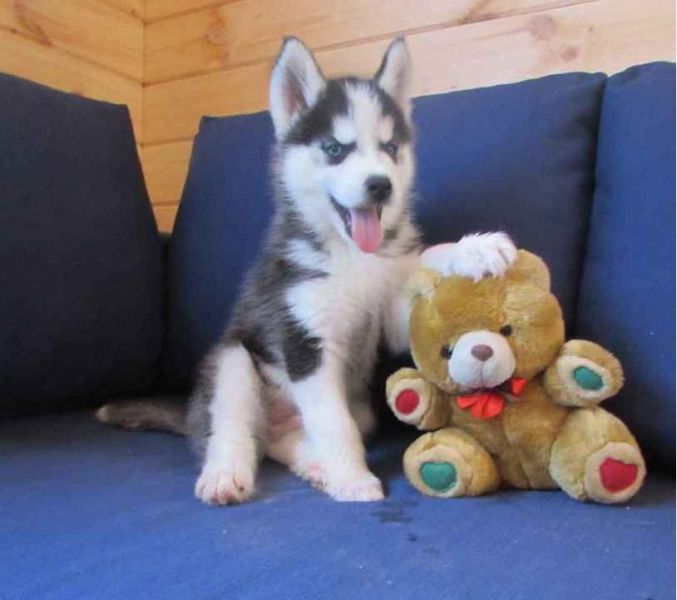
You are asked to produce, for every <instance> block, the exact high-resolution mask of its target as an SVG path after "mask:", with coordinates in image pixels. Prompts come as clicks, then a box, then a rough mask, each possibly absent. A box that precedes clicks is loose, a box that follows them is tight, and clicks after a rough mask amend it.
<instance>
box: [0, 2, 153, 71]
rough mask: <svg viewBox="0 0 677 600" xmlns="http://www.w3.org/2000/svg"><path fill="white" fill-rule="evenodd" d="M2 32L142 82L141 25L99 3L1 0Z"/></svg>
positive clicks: (128, 16) (129, 16)
mask: <svg viewBox="0 0 677 600" xmlns="http://www.w3.org/2000/svg"><path fill="white" fill-rule="evenodd" d="M0 28H4V29H5V30H8V31H9V32H11V33H14V34H18V35H21V36H23V37H26V38H27V39H29V40H30V41H32V42H33V43H35V44H38V45H40V46H43V47H45V48H52V49H58V50H61V51H63V52H65V53H66V54H70V55H72V56H75V57H78V58H81V59H83V60H85V61H87V62H92V63H96V64H98V65H100V66H103V67H105V68H107V69H110V70H112V71H115V72H117V73H120V74H121V75H125V76H127V77H130V78H132V79H134V80H136V81H141V79H142V74H143V22H142V21H141V20H140V19H138V18H135V17H133V16H131V15H128V14H125V13H124V12H121V11H120V10H119V9H117V8H113V7H112V6H110V5H108V4H106V3H104V2H100V1H99V0H68V1H64V0H0Z"/></svg>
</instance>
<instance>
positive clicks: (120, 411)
mask: <svg viewBox="0 0 677 600" xmlns="http://www.w3.org/2000/svg"><path fill="white" fill-rule="evenodd" d="M187 411H188V407H187V405H186V400H185V398H144V399H140V400H119V401H117V402H110V403H109V404H104V405H103V406H102V407H101V408H100V409H99V410H97V411H96V418H97V419H98V420H99V421H101V422H102V423H106V425H113V426H115V427H122V428H123V429H151V430H155V431H168V432H170V433H175V434H177V435H186V434H187V430H188V428H187V425H186V415H187Z"/></svg>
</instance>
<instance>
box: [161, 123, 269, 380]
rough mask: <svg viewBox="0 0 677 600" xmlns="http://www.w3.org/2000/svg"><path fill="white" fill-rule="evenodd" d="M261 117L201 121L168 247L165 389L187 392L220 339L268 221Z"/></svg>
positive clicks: (265, 134) (264, 128)
mask: <svg viewBox="0 0 677 600" xmlns="http://www.w3.org/2000/svg"><path fill="white" fill-rule="evenodd" d="M272 143H273V126H272V123H271V121H270V117H269V115H268V113H258V114H253V115H242V116H238V117H231V118H204V119H202V122H201V123H200V130H199V133H198V135H197V137H196V138H195V143H194V145H193V153H192V156H191V160H190V168H189V173H188V179H187V180H186V185H185V188H184V190H183V197H182V199H181V205H180V207H179V212H178V214H177V217H176V223H175V225H174V231H173V234H172V239H171V243H170V249H169V271H168V277H169V298H168V302H169V320H168V325H167V327H168V331H167V347H166V353H165V358H164V361H163V365H164V373H165V381H166V385H167V386H168V387H170V388H172V389H185V388H187V387H188V386H189V385H190V383H191V379H192V375H193V372H194V369H195V367H196V365H197V364H198V362H199V361H200V359H201V358H202V356H203V355H204V353H205V352H206V351H207V349H208V348H209V347H210V346H211V345H212V344H213V343H214V342H215V341H216V340H217V339H218V338H219V337H220V336H221V334H222V333H223V331H224V328H225V326H226V323H227V321H228V318H229V317H230V312H231V309H232V307H233V304H234V303H235V300H236V299H237V295H238V291H239V287H240V283H241V282H242V279H243V277H244V274H245V273H246V271H247V269H248V268H249V267H250V265H251V264H252V263H253V262H254V259H255V258H256V254H257V251H258V248H259V244H260V242H261V238H262V237H263V233H264V231H265V229H266V227H267V226H268V223H269V221H270V217H271V215H272V200H271V194H270V189H271V183H270V178H269V177H268V172H269V170H268V167H269V162H270V152H271V148H272Z"/></svg>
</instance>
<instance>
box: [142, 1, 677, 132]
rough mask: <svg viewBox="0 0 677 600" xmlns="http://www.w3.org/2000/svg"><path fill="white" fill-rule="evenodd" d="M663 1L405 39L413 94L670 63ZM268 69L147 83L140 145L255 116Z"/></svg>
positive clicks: (365, 64)
mask: <svg viewBox="0 0 677 600" xmlns="http://www.w3.org/2000/svg"><path fill="white" fill-rule="evenodd" d="M674 16H675V7H674V4H673V3H672V2H671V0H645V1H643V2H641V3H639V2H636V0H597V1H595V2H590V3H583V4H576V5H572V6H567V7H563V8H556V9H552V10H548V11H541V12H537V13H533V14H525V15H518V16H513V17H506V18H500V19H494V20H488V21H482V22H477V23H469V24H465V25H459V26H454V27H449V28H444V29H436V30H433V31H426V32H422V33H418V34H414V35H411V36H408V37H407V40H408V43H409V47H410V50H411V53H412V57H413V60H414V65H415V75H414V82H413V90H414V94H415V95H417V96H418V95H427V94H433V93H438V92H444V91H449V90H457V89H466V88H472V87H480V86H486V85H493V84H499V83H509V82H514V81H519V80H522V79H528V78H532V77H539V76H541V75H545V74H549V73H559V72H564V71H577V70H582V71H605V72H608V73H614V72H616V71H619V70H621V69H623V68H625V67H627V66H629V65H631V64H636V63H642V62H647V61H651V60H658V59H669V60H674V53H675V46H674V36H675V31H674V30H675V25H674ZM387 44H388V40H378V41H374V42H367V43H364V44H359V45H354V46H353V45H350V46H346V47H341V48H333V49H329V50H322V51H319V52H318V53H317V59H318V62H319V63H320V65H321V66H322V68H323V69H324V70H325V72H326V73H327V74H328V75H336V74H339V73H345V72H356V73H360V74H364V75H370V74H371V73H373V71H374V70H375V69H376V68H377V66H378V64H379V61H380V58H381V55H382V53H383V51H384V50H385V48H386V46H387ZM269 71H270V62H269V61H266V62H263V63H257V64H254V65H247V66H243V67H238V68H233V69H229V70H226V71H221V72H217V73H212V74H208V75H201V76H197V77H190V78H186V79H181V80H177V81H170V82H166V83H159V84H155V85H149V86H147V87H146V88H145V94H144V111H145V115H146V118H145V122H144V140H145V141H146V142H147V143H160V142H165V141H178V140H181V139H188V138H190V137H192V136H193V135H194V133H195V132H196V129H197V125H198V122H199V119H200V117H202V116H203V115H205V114H211V115H231V114H239V113H249V112H256V111H259V110H263V109H265V108H266V104H267V82H268V75H269Z"/></svg>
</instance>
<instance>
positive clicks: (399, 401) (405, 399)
mask: <svg viewBox="0 0 677 600" xmlns="http://www.w3.org/2000/svg"><path fill="white" fill-rule="evenodd" d="M417 406H418V393H417V392H415V391H414V390H403V391H401V392H400V393H399V394H398V395H397V398H395V408H396V409H397V412H400V413H402V414H403V415H408V414H410V413H413V412H414V411H415V410H416V407H417Z"/></svg>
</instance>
